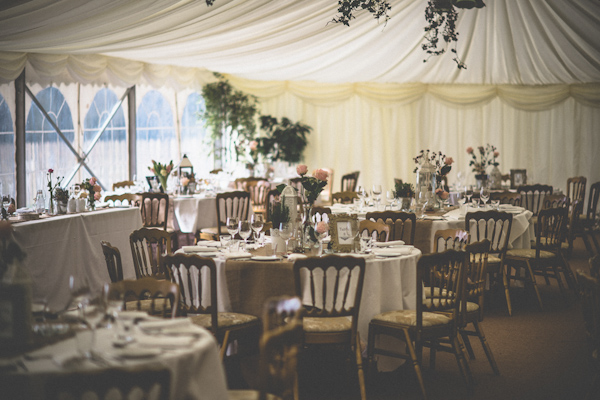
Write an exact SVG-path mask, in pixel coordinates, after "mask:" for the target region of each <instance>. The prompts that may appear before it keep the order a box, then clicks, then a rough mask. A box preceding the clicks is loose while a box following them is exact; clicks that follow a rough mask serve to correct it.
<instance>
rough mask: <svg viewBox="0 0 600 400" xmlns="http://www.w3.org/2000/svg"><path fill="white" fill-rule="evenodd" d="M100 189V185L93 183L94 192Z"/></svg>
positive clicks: (98, 191)
mask: <svg viewBox="0 0 600 400" xmlns="http://www.w3.org/2000/svg"><path fill="white" fill-rule="evenodd" d="M101 191H102V187H101V186H100V185H94V192H96V193H100V192H101Z"/></svg>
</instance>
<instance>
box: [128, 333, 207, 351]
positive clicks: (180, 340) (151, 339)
mask: <svg viewBox="0 0 600 400" xmlns="http://www.w3.org/2000/svg"><path fill="white" fill-rule="evenodd" d="M135 340H136V342H137V345H138V346H140V347H158V348H163V349H168V348H174V347H189V346H191V345H192V344H193V343H194V340H196V339H194V338H193V337H191V336H151V335H137V336H136V337H135Z"/></svg>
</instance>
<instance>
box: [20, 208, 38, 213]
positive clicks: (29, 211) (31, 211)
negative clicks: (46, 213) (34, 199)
mask: <svg viewBox="0 0 600 400" xmlns="http://www.w3.org/2000/svg"><path fill="white" fill-rule="evenodd" d="M34 212H35V210H34V209H33V208H29V207H21V208H17V214H27V213H34Z"/></svg>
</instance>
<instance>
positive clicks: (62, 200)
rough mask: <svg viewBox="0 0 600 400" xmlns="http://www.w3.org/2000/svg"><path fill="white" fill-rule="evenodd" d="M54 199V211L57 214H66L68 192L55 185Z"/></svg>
mask: <svg viewBox="0 0 600 400" xmlns="http://www.w3.org/2000/svg"><path fill="white" fill-rule="evenodd" d="M54 200H55V202H56V212H57V213H58V214H66V213H67V203H68V201H69V192H67V191H66V190H65V189H63V188H61V187H57V188H56V189H54Z"/></svg>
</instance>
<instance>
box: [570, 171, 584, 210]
mask: <svg viewBox="0 0 600 400" xmlns="http://www.w3.org/2000/svg"><path fill="white" fill-rule="evenodd" d="M586 184H587V178H586V177H585V176H574V177H571V178H568V179H567V197H568V198H569V200H571V203H573V202H574V201H575V200H579V201H581V202H582V203H583V202H584V201H585V185H586Z"/></svg>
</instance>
